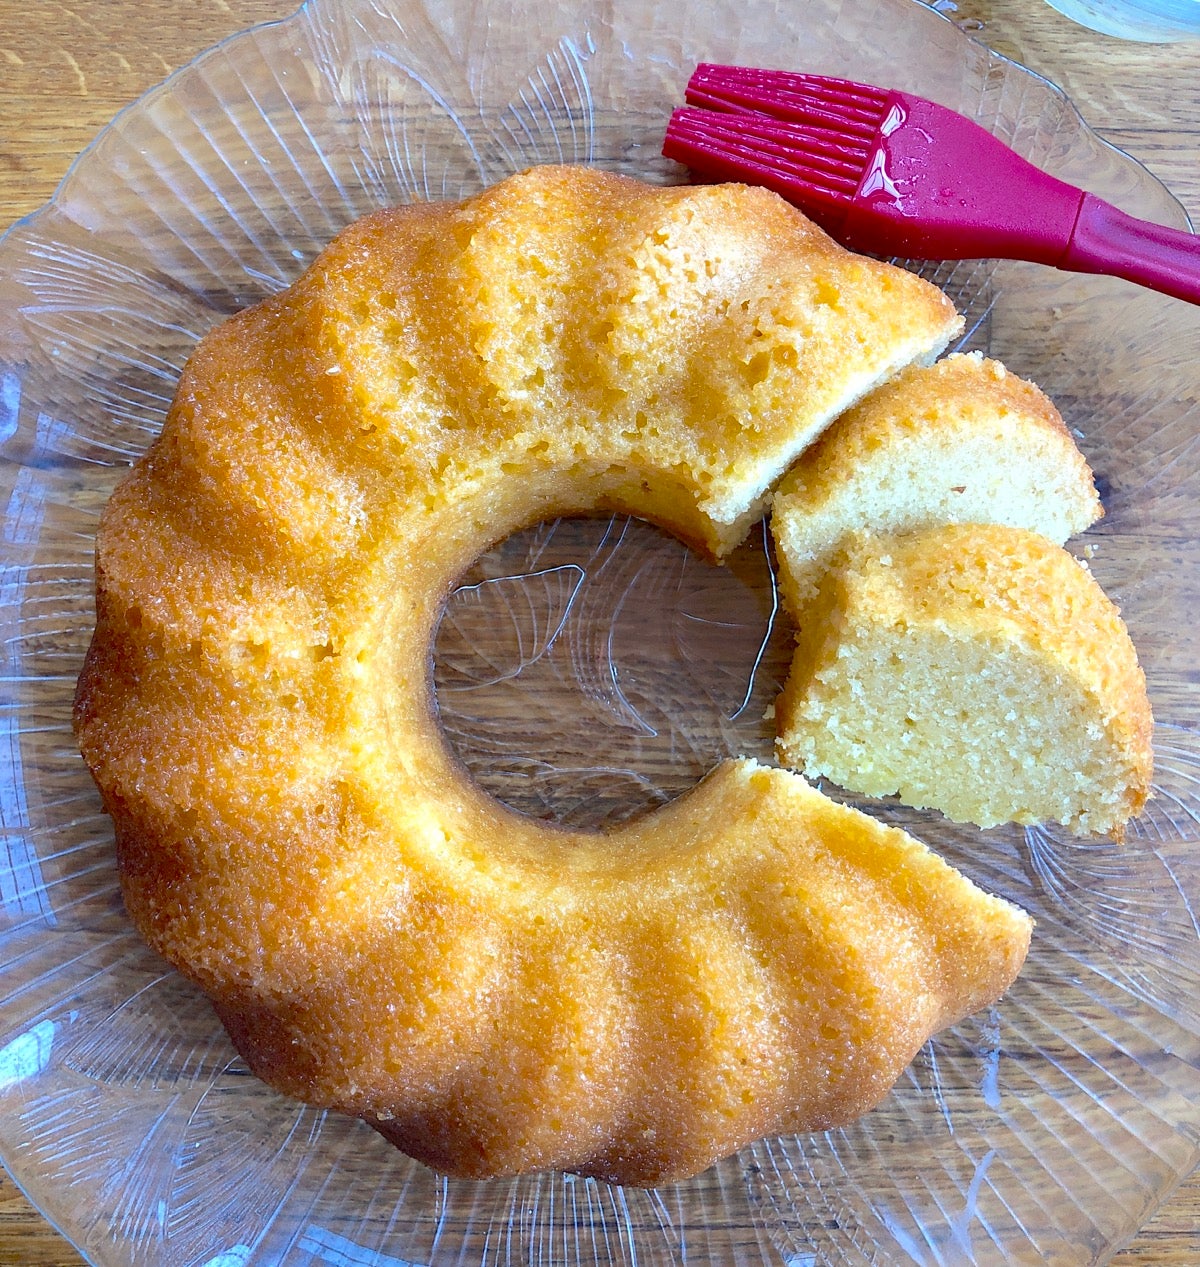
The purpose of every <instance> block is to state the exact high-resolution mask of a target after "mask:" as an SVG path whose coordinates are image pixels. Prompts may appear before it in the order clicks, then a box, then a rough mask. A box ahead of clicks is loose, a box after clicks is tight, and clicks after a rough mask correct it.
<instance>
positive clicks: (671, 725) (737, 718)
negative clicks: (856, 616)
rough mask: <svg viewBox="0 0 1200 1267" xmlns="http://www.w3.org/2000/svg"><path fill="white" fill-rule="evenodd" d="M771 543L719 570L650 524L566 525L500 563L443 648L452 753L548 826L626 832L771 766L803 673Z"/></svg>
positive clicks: (455, 611) (464, 602)
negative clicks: (699, 792)
mask: <svg viewBox="0 0 1200 1267" xmlns="http://www.w3.org/2000/svg"><path fill="white" fill-rule="evenodd" d="M791 643H792V639H791V633H790V629H789V627H788V626H787V623H786V622H785V621H784V620H783V619H782V618H781V617H780V616H779V614H778V605H777V602H776V597H775V586H774V577H773V572H772V568H771V564H770V560H769V558H768V552H767V547H766V543H765V535H764V532H763V531H762V530H761V529H756V530H755V532H754V533H752V534H751V536H750V538H749V539H748V540H747V542H746V543H745V544H744V545H743V546H742V547H741V548H740V549H739V550H737V551H736V552H735V553H734V554H733V555H732V556H731V557H730V558H729V560H727V562H726V564H725V565H724V566H721V567H717V566H715V565H713V564H711V563H709V562H708V561H707V560H706V559H705V558H704V557H703V556H702V555H700V554H698V553H697V552H696V551H694V550H692V549H690V548H689V547H688V546H686V545H685V544H684V543H683V542H681V541H678V540H676V539H675V538H674V537H671V536H669V535H668V534H666V533H664V532H662V531H660V530H659V529H657V528H655V527H653V526H651V525H650V524H647V523H644V522H642V521H640V520H637V519H632V518H629V517H626V516H615V517H613V518H609V519H601V518H588V519H560V520H555V521H553V522H548V523H544V524H540V525H538V526H537V527H535V528H531V529H528V530H527V531H525V532H520V533H517V534H515V535H514V536H512V537H510V538H508V539H507V540H506V541H504V542H502V543H501V544H500V545H499V546H497V547H496V548H495V549H493V550H491V551H489V552H488V553H487V554H486V555H484V556H483V557H482V558H481V559H480V560H479V561H478V562H477V563H476V565H475V566H474V567H473V568H472V569H471V571H470V572H469V573H468V574H467V575H466V576H465V577H463V578H462V580H461V582H460V583H459V585H458V587H457V588H456V589H455V591H454V592H453V593H452V594H451V596H450V598H449V600H448V602H447V605H446V610H445V613H444V615H443V617H442V620H441V623H440V625H439V627H438V631H437V636H436V639H435V642H434V684H435V688H436V692H437V700H438V707H439V711H440V714H441V720H442V725H443V727H444V730H445V733H446V737H447V740H448V742H449V743H450V746H451V747H452V748H453V750H454V751H455V752H456V753H457V754H458V757H459V759H460V760H462V761H463V762H464V764H465V765H466V766H467V768H468V769H469V770H470V772H471V774H472V776H473V777H474V778H475V780H476V781H477V782H478V783H479V784H480V785H481V786H482V787H483V788H484V789H485V790H486V791H487V792H489V793H490V794H491V795H492V796H494V797H496V798H497V799H498V800H500V801H502V802H504V804H506V805H508V806H510V807H512V808H513V809H515V810H518V811H519V812H521V813H523V814H527V815H529V816H531V817H533V818H538V819H543V820H547V821H551V822H556V823H560V824H562V825H564V826H568V827H573V828H584V829H603V828H610V827H614V826H616V825H617V824H619V823H621V822H625V821H627V820H628V819H630V818H633V817H635V816H636V815H638V814H642V813H645V812H646V811H648V810H651V809H654V808H655V807H657V806H659V805H663V804H665V803H666V802H667V801H669V800H672V799H673V798H675V797H677V796H679V795H680V794H681V793H683V792H685V791H687V789H688V788H690V787H692V786H693V785H694V784H695V783H696V782H698V781H699V780H700V779H701V778H702V777H703V776H704V775H705V774H706V773H707V772H708V771H709V770H710V769H712V767H713V766H714V765H715V764H717V762H718V761H720V760H722V759H724V758H726V757H734V756H751V757H757V758H758V759H759V760H763V761H769V760H771V757H772V751H773V740H774V723H773V721H772V720H771V719H770V718H769V717H766V716H764V714H766V713H767V711H768V709H769V707H770V705H771V704H773V702H774V700H775V696H776V695H777V694H778V691H779V688H780V686H781V684H782V682H783V679H784V677H785V675H786V673H787V669H788V664H789V659H790V654H791Z"/></svg>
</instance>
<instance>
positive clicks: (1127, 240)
mask: <svg viewBox="0 0 1200 1267" xmlns="http://www.w3.org/2000/svg"><path fill="white" fill-rule="evenodd" d="M1058 267H1059V268H1066V269H1070V271H1071V272H1073V273H1107V274H1109V275H1110V276H1113V277H1124V278H1125V279H1126V280H1128V281H1131V282H1137V283H1138V285H1140V286H1149V287H1150V288H1151V289H1152V290H1158V291H1162V293H1163V294H1164V295H1174V296H1175V298H1176V299H1186V300H1189V301H1190V302H1191V303H1194V304H1200V237H1197V236H1196V235H1195V234H1192V233H1184V232H1182V231H1181V230H1179V229H1168V228H1165V227H1164V226H1163V225H1160V224H1151V223H1150V221H1148V220H1137V219H1135V218H1134V217H1133V216H1127V215H1126V214H1125V212H1123V211H1118V210H1117V208H1116V207H1113V206H1110V205H1109V204H1108V203H1107V202H1105V201H1104V200H1103V199H1101V198H1097V197H1096V196H1095V195H1094V194H1084V195H1083V200H1082V202H1081V203H1080V204H1079V215H1078V216H1077V217H1076V219H1075V227H1074V229H1072V230H1071V241H1070V243H1069V244H1068V246H1067V250H1066V253H1065V254H1064V255H1063V257H1062V259H1061V260H1060V261H1059V265H1058Z"/></svg>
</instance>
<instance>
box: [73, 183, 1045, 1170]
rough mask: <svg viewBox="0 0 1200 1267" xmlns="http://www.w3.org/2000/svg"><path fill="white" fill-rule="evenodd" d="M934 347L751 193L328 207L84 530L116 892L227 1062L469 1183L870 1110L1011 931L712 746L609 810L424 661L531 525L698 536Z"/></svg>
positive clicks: (895, 303) (947, 876)
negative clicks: (642, 523) (642, 524)
mask: <svg viewBox="0 0 1200 1267" xmlns="http://www.w3.org/2000/svg"><path fill="white" fill-rule="evenodd" d="M958 326H959V319H958V317H957V316H956V314H955V313H954V312H953V310H952V307H951V305H950V304H949V303H948V302H947V301H946V300H945V298H944V297H943V296H942V295H941V294H940V293H939V292H938V291H936V290H935V289H934V288H933V287H931V286H929V285H927V284H926V283H925V282H923V281H921V280H919V279H918V278H916V277H914V276H911V275H909V274H907V273H905V272H903V271H901V270H899V269H896V268H893V267H889V266H888V265H886V264H882V263H877V262H874V261H871V260H867V259H862V258H858V257H855V256H853V255H850V254H848V253H847V252H845V251H843V250H842V249H841V248H839V247H837V246H836V245H834V244H833V243H832V242H831V241H830V240H829V239H828V238H826V237H825V236H824V235H823V234H822V233H820V232H819V231H818V230H817V229H815V228H814V227H813V226H812V225H811V224H809V223H808V222H807V221H806V220H805V219H804V218H803V217H802V216H801V215H800V214H799V213H798V212H796V211H794V210H793V209H791V208H790V207H788V206H787V205H786V204H785V203H784V202H783V201H782V200H780V199H778V198H776V197H775V196H774V195H771V194H769V193H766V192H763V191H759V190H752V189H747V188H743V187H737V186H711V187H696V188H671V189H659V188H652V187H649V186H646V185H643V184H640V183H638V182H635V181H633V180H630V179H625V178H620V177H616V176H609V175H602V174H600V173H597V172H592V171H587V170H583V169H568V168H545V169H535V170H532V171H529V172H527V173H524V174H522V175H519V176H516V177H513V178H511V179H509V180H507V181H505V182H503V183H502V184H500V185H498V186H496V187H494V188H492V189H489V190H486V191H484V192H483V193H481V194H479V195H478V196H476V197H474V198H471V199H468V200H467V201H465V202H463V203H460V204H438V205H421V206H411V207H406V208H402V209H397V210H390V211H384V212H381V213H378V214H375V215H372V216H370V217H368V218H366V219H365V220H363V221H361V222H359V223H357V224H355V225H353V226H352V227H350V228H348V229H347V230H345V231H344V232H343V233H342V234H341V235H340V236H339V237H338V238H337V239H336V240H335V241H334V242H333V243H332V244H331V245H330V247H329V248H328V249H327V250H326V251H325V252H324V254H323V255H322V256H321V257H320V258H319V259H318V260H317V261H316V262H315V263H314V264H313V265H312V267H311V268H310V269H309V270H308V271H307V272H306V273H305V275H304V276H303V277H302V278H301V279H300V280H299V281H298V282H297V283H296V284H295V285H294V286H293V287H292V288H291V289H290V290H289V291H287V292H285V293H283V294H282V295H279V296H277V297H274V298H272V299H269V300H267V301H265V302H264V303H262V304H261V305H260V306H258V307H255V308H254V309H252V310H248V311H246V312H244V313H242V314H240V315H237V316H235V317H233V318H232V319H230V320H229V321H228V322H227V323H226V324H224V325H222V326H220V327H219V328H217V329H216V330H214V331H213V332H212V333H211V334H210V335H208V336H207V337H206V338H205V339H204V340H202V342H201V343H200V345H199V347H198V348H197V349H196V351H195V353H194V355H193V356H192V358H191V360H190V361H189V364H188V366H187V367H186V370H185V372H184V375H183V378H182V381H181V383H180V386H179V390H178V394H177V396H176V399H175V402H174V404H173V406H172V408H171V410H170V413H169V416H168V418H167V421H166V424H165V426H164V429H163V432H162V435H161V437H160V438H159V439H158V440H157V442H156V443H155V444H154V445H153V446H152V448H151V450H150V452H149V453H148V454H147V456H146V457H145V458H144V459H143V460H142V461H141V462H140V463H139V464H138V465H137V467H136V468H135V469H134V471H133V472H132V473H131V475H130V476H129V477H128V479H127V480H126V481H125V482H124V483H123V484H122V485H121V486H120V487H119V488H118V490H117V491H116V493H115V494H114V496H113V498H112V500H111V502H110V504H109V506H108V508H107V509H106V511H105V513H104V515H103V518H102V521H101V525H100V529H99V536H98V541H97V626H96V632H95V636H94V639H93V641H92V644H91V648H90V650H89V653H88V657H87V661H86V664H85V666H84V669H83V673H82V676H81V678H80V682H79V687H78V692H77V697H76V724H77V732H78V735H79V740H80V744H81V747H82V750H83V753H84V756H85V758H86V760H87V762H88V764H89V766H90V767H91V769H92V771H93V773H94V775H95V778H96V782H97V784H98V786H99V788H100V791H101V793H102V796H103V800H104V804H105V806H106V808H107V810H108V811H109V813H110V814H111V815H112V817H113V820H114V822H115V826H116V836H117V850H118V860H119V866H120V872H121V880H122V886H123V892H124V895H125V900H126V904H127V906H128V909H129V911H130V913H131V916H132V918H133V920H134V922H135V923H136V925H137V927H138V928H139V930H140V931H141V933H142V934H143V935H144V936H145V938H146V939H147V941H148V942H149V943H150V945H152V946H153V947H154V948H156V949H157V950H158V951H160V952H161V953H162V954H163V955H164V956H165V957H166V958H167V959H168V960H170V961H171V962H172V963H174V964H176V965H177V966H178V967H179V968H180V969H181V970H182V971H183V972H184V973H186V974H187V975H188V976H189V977H191V978H192V979H193V980H195V981H196V982H198V983H199V984H200V986H201V987H202V988H203V989H204V990H205V991H207V993H208V994H209V995H210V996H211V998H212V1000H213V1003H214V1005H215V1007H216V1010H217V1012H218V1014H219V1016H220V1017H221V1019H222V1021H223V1022H224V1024H225V1025H226V1027H227V1028H228V1030H229V1033H230V1035H231V1036H232V1038H233V1040H234V1042H235V1043H236V1045H237V1047H238V1048H239V1050H240V1051H241V1052H242V1053H243V1054H244V1056H245V1058H246V1059H247V1061H248V1062H249V1064H250V1066H251V1068H252V1069H253V1070H254V1071H255V1072H256V1073H258V1074H259V1075H260V1076H261V1077H263V1078H264V1079H265V1080H267V1081H268V1082H270V1083H271V1084H273V1085H274V1086H276V1087H278V1088H280V1089H282V1090H283V1091H285V1092H288V1093H290V1094H292V1095H294V1096H297V1097H299V1098H301V1099H303V1100H305V1101H308V1102H311V1103H314V1104H319V1105H327V1106H332V1107H334V1108H337V1109H340V1110H343V1111H345V1112H347V1113H350V1114H355V1115H359V1116H361V1117H363V1118H364V1119H366V1120H367V1121H368V1122H370V1123H371V1124H372V1125H374V1126H376V1127H377V1128H378V1129H379V1130H380V1131H381V1132H383V1134H384V1135H386V1136H387V1137H388V1138H389V1139H391V1140H392V1141H394V1142H395V1143H396V1144H397V1145H399V1146H400V1147H401V1148H402V1149H404V1150H405V1151H407V1152H408V1153H410V1154H412V1155H413V1156H414V1157H417V1158H420V1159H422V1160H424V1161H427V1162H429V1163H430V1164H431V1165H433V1166H436V1167H438V1168H439V1169H441V1170H444V1171H447V1172H450V1173H453V1174H457V1175H468V1176H477V1177H481V1176H489V1175H500V1174H509V1173H515V1172H519V1171H524V1170H530V1169H535V1168H542V1167H557V1168H563V1169H568V1170H574V1171H578V1172H582V1173H584V1174H589V1175H597V1176H601V1177H603V1178H605V1179H609V1180H613V1181H621V1182H630V1183H639V1184H653V1183H659V1182H662V1181H664V1180H668V1179H673V1178H678V1177H682V1176H685V1175H689V1174H691V1173H694V1172H697V1171H699V1170H702V1169H703V1168H705V1167H706V1166H708V1165H709V1164H710V1163H711V1162H713V1161H714V1160H716V1159H717V1158H720V1157H722V1156H724V1155H726V1154H728V1153H730V1152H731V1151H733V1150H735V1149H736V1148H738V1147H739V1146H741V1145H743V1144H745V1143H747V1142H748V1141H750V1140H753V1139H755V1138H756V1137H759V1136H762V1135H765V1134H769V1133H772V1132H776V1131H780V1130H802V1129H813V1128H819V1127H825V1126H829V1125H832V1124H834V1123H838V1122H844V1121H846V1120H847V1119H849V1118H852V1117H854V1116H855V1115H857V1114H858V1113H860V1112H862V1111H863V1110H865V1109H867V1108H869V1107H870V1106H871V1105H872V1104H874V1103H875V1102H876V1101H877V1100H878V1099H879V1098H880V1097H881V1096H882V1095H883V1094H884V1093H885V1091H886V1090H887V1088H888V1086H889V1085H890V1084H891V1082H892V1080H893V1079H894V1078H895V1077H896V1076H897V1075H898V1073H899V1071H900V1070H901V1069H902V1067H903V1066H904V1064H905V1062H906V1061H908V1060H909V1058H910V1057H911V1056H912V1055H913V1053H914V1052H915V1051H916V1049H917V1048H918V1046H919V1045H920V1044H921V1043H922V1042H923V1041H924V1039H925V1038H926V1037H927V1036H928V1035H929V1034H930V1033H931V1032H932V1031H934V1030H936V1029H937V1028H939V1027H940V1026H942V1025H945V1024H947V1023H949V1022H951V1021H953V1020H954V1019H955V1018H957V1017H959V1016H961V1015H963V1014H964V1013H966V1012H969V1011H971V1010H973V1009H975V1008H978V1007H981V1006H983V1005H985V1004H987V1003H989V1002H990V1001H992V1000H993V999H995V998H996V997H997V995H998V994H999V993H1000V992H1001V991H1003V990H1004V988H1005V987H1006V986H1007V984H1008V983H1009V982H1010V981H1011V980H1012V978H1013V976H1014V974H1015V973H1016V971H1017V970H1018V968H1019V966H1020V963H1021V960H1022V958H1023V956H1024V954H1025V949H1026V945H1027V942H1028V937H1029V927H1030V926H1029V921H1028V919H1027V918H1026V917H1025V916H1024V915H1023V914H1022V913H1020V912H1019V911H1017V910H1016V909H1015V908H1012V907H1010V906H1008V905H1007V904H1006V903H1004V902H1001V901H999V900H997V899H994V898H991V897H989V896H987V895H985V894H984V893H982V892H980V891H979V890H978V889H976V888H974V887H973V886H972V885H971V884H970V883H969V882H968V881H966V880H965V879H964V878H963V877H961V876H959V875H958V874H957V873H956V872H954V871H953V870H951V869H950V868H949V867H947V866H946V865H944V864H943V863H941V862H940V861H939V860H938V859H936V858H935V857H933V856H932V855H931V854H929V853H928V852H927V851H926V850H925V849H924V848H923V847H922V846H920V845H918V844H917V843H916V842H914V841H913V840H911V839H910V838H908V837H906V836H905V835H903V834H902V833H900V832H897V831H894V830H891V829H886V828H884V827H882V826H880V825H878V824H876V823H874V822H873V821H872V820H870V819H868V818H866V817H864V816H862V815H861V814H858V813H856V812H854V811H851V810H848V809H843V808H840V807H838V806H836V805H835V804H833V803H832V802H830V801H828V800H827V799H826V798H824V797H823V796H821V795H820V794H819V793H817V792H816V791H814V790H813V789H811V788H810V787H809V786H808V785H807V784H806V783H805V782H804V781H803V779H801V778H800V777H799V776H797V775H794V774H791V773H789V772H785V771H779V770H771V769H766V768H760V767H757V766H755V765H754V764H753V763H750V762H737V763H729V764H725V765H722V766H720V767H718V769H717V770H716V771H715V772H714V773H713V774H712V775H711V776H710V777H709V778H708V779H707V780H706V781H704V782H703V783H702V784H701V785H700V786H699V787H698V788H697V789H695V790H694V791H693V792H692V793H691V794H689V795H687V796H685V797H683V798H681V799H680V800H679V801H677V802H675V803H673V804H671V805H669V806H667V807H666V808H665V809H663V810H661V811H659V812H657V813H655V814H653V815H651V816H649V817H646V818H643V819H641V820H638V821H635V822H633V823H630V824H628V825H626V826H623V827H621V828H619V829H617V830H615V831H614V832H612V833H611V834H610V835H607V836H603V835H600V834H590V833H586V832H574V831H567V830H565V829H559V828H555V827H553V826H550V825H547V824H543V823H538V822H535V821H533V820H531V819H527V818H523V817H521V816H519V815H517V814H515V813H513V812H512V811H510V810H508V809H506V808H504V807H503V806H501V805H500V804H498V803H497V802H496V801H494V800H493V799H491V798H489V797H488V796H486V795H485V794H484V793H483V792H482V791H481V790H480V789H479V788H477V787H476V786H475V785H473V784H472V783H471V782H470V780H469V779H468V777H467V776H466V775H465V773H464V771H463V769H462V767H461V766H460V765H459V764H458V763H457V761H456V760H455V758H454V757H453V756H452V754H450V752H449V751H448V750H447V748H446V745H445V743H444V741H443V736H442V734H441V732H440V729H439V725H438V721H437V715H436V701H435V699H434V697H433V690H432V686H431V672H430V643H431V638H432V632H433V630H434V628H435V625H436V622H437V619H438V616H439V611H440V609H441V605H442V603H443V600H444V598H445V596H446V594H447V592H448V589H449V587H450V586H451V584H452V583H453V581H454V579H455V577H456V575H458V574H459V573H460V571H461V570H462V569H463V568H464V567H465V566H466V565H467V564H468V563H469V562H471V560H472V559H473V558H474V557H475V556H476V555H478V554H479V553H480V552H481V551H482V550H483V549H485V548H486V547H487V546H488V545H489V544H491V543H492V542H494V541H496V540H498V539H500V538H502V537H504V536H505V535H507V534H508V533H510V532H511V531H513V530H514V529H515V528H517V527H518V526H521V525H523V524H526V523H530V522H532V521H536V520H538V519H541V518H544V517H547V516H550V515H557V514H560V513H564V512H571V511H578V510H588V509H591V508H595V507H598V506H603V507H619V508H623V509H626V510H629V511H632V512H635V513H637V514H640V515H645V516H647V517H649V518H651V519H654V520H657V521H659V522H661V523H664V524H666V525H668V526H669V527H671V528H673V529H674V530H675V531H677V532H678V533H679V534H681V535H682V536H684V537H685V538H688V539H690V540H692V541H695V542H697V543H699V544H701V545H702V546H704V547H705V548H707V549H708V550H709V551H710V552H711V553H712V554H714V555H720V554H722V553H723V552H725V551H727V550H729V549H730V548H731V547H732V546H733V545H734V544H736V542H737V541H738V540H739V539H740V537H741V536H742V534H743V532H744V530H745V528H746V525H747V524H749V523H750V522H751V520H752V519H753V518H754V517H755V516H757V515H759V514H760V512H761V508H762V506H763V503H764V499H765V498H766V496H767V495H768V492H769V490H770V488H771V486H772V484H773V483H774V482H775V481H776V480H777V478H778V476H779V475H780V473H781V472H782V470H783V468H784V467H785V465H786V464H787V463H788V462H789V461H790V460H791V459H792V458H793V457H794V456H795V455H796V454H797V453H798V452H799V451H800V450H801V449H802V448H803V447H804V446H805V445H806V444H807V443H808V442H809V441H810V440H811V439H812V437H813V436H815V435H816V434H817V433H818V432H819V431H820V430H821V429H822V428H823V427H824V426H825V425H826V424H827V423H828V421H829V420H830V419H831V418H832V417H833V416H834V415H836V414H837V413H839V412H840V411H842V410H844V409H845V408H846V407H847V406H849V405H851V404H852V403H853V402H854V401H856V400H857V399H858V398H860V397H861V396H863V395H864V394H865V393H866V392H867V391H868V390H870V389H871V388H872V387H874V386H876V385H877V384H878V383H879V382H881V381H882V380H883V379H885V378H887V377H888V376H889V375H891V374H893V373H894V372H896V371H897V370H899V369H901V368H902V367H903V366H904V365H905V364H907V363H908V362H911V361H913V360H914V359H919V358H929V357H932V356H934V355H936V354H937V352H938V351H939V349H941V348H942V347H943V346H944V345H945V344H946V342H947V340H948V339H949V338H950V337H951V336H952V334H953V333H954V332H955V331H956V329H957V328H958Z"/></svg>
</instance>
